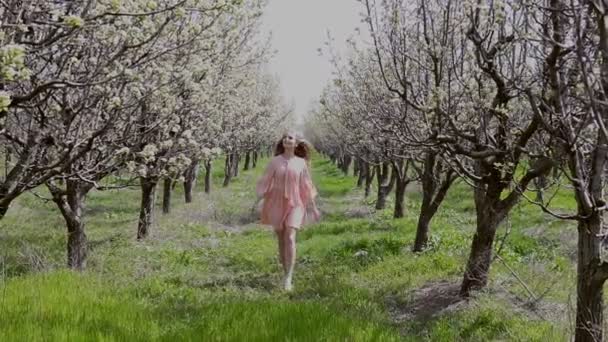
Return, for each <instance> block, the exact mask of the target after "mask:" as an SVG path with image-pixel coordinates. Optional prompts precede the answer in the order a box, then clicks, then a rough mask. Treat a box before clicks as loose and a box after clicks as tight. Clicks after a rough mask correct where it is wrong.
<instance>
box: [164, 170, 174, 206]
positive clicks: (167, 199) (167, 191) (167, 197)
mask: <svg viewBox="0 0 608 342" xmlns="http://www.w3.org/2000/svg"><path fill="white" fill-rule="evenodd" d="M172 183H173V180H172V179H171V178H165V180H164V186H163V214H168V213H170V212H171V190H172V188H171V185H172Z"/></svg>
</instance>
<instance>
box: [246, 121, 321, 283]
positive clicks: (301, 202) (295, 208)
mask: <svg viewBox="0 0 608 342" xmlns="http://www.w3.org/2000/svg"><path fill="white" fill-rule="evenodd" d="M274 155H275V157H274V158H273V159H272V160H271V161H270V163H269V164H268V167H267V168H266V171H265V173H264V176H263V177H262V178H261V179H260V180H259V181H258V184H257V186H256V192H257V195H258V198H260V197H263V198H264V203H263V206H262V214H261V219H262V223H263V224H269V225H272V227H273V228H274V231H275V233H276V235H277V239H278V241H279V259H280V262H281V265H282V266H283V270H284V271H285V277H284V278H283V281H284V286H285V290H287V291H291V289H292V277H293V268H294V264H295V259H296V230H297V229H299V228H300V227H302V225H304V224H305V223H308V222H314V221H317V220H318V219H319V211H318V210H317V208H316V205H315V202H314V200H315V197H316V195H317V191H316V189H315V187H314V185H313V184H312V180H311V178H310V173H309V170H308V164H309V162H310V147H309V145H308V143H307V142H305V141H304V140H302V139H298V137H296V134H295V133H293V132H288V133H286V134H284V135H283V136H282V137H281V140H279V142H278V143H277V145H276V148H275V153H274Z"/></svg>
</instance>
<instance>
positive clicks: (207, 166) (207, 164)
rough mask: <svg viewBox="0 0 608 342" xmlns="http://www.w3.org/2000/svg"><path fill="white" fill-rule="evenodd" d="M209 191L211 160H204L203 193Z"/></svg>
mask: <svg viewBox="0 0 608 342" xmlns="http://www.w3.org/2000/svg"><path fill="white" fill-rule="evenodd" d="M210 192H211V160H206V161H205V193H206V194H208V193H210Z"/></svg>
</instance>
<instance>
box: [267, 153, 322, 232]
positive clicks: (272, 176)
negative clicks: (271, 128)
mask: <svg viewBox="0 0 608 342" xmlns="http://www.w3.org/2000/svg"><path fill="white" fill-rule="evenodd" d="M256 192H257V194H258V196H260V197H262V196H263V197H264V201H263V205H262V210H261V221H262V224H269V225H272V227H273V228H274V229H275V230H282V229H283V227H293V228H300V227H302V226H303V225H304V224H305V223H308V222H315V221H317V220H318V219H319V216H320V215H319V212H318V211H317V208H316V206H315V205H314V199H315V197H316V195H317V190H316V189H315V187H314V185H313V184H312V180H311V178H310V174H309V171H308V165H307V164H306V160H304V158H300V157H292V158H290V159H287V158H285V157H283V155H278V156H275V157H274V158H273V159H272V160H271V161H270V163H269V164H268V167H267V168H266V171H265V172H264V175H263V176H262V178H261V179H260V180H259V181H258V183H257V186H256Z"/></svg>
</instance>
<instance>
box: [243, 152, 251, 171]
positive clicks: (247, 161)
mask: <svg viewBox="0 0 608 342" xmlns="http://www.w3.org/2000/svg"><path fill="white" fill-rule="evenodd" d="M250 163H251V152H249V151H247V152H246V153H245V165H243V171H247V170H249V164H250Z"/></svg>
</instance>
